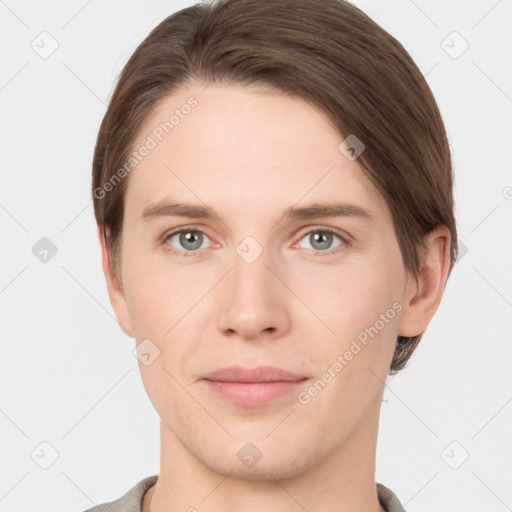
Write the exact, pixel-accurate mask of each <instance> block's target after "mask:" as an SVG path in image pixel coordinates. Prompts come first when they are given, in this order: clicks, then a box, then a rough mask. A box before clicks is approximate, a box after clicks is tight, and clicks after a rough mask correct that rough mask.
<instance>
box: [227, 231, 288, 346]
mask: <svg viewBox="0 0 512 512" xmlns="http://www.w3.org/2000/svg"><path fill="white" fill-rule="evenodd" d="M230 264H231V267H232V270H231V272H230V275H229V277H228V279H227V282H226V284H225V285H224V288H223V292H222V293H223V296H222V298H221V299H220V300H221V313H220V316H219V319H220V320H219V321H220V324H219V328H221V329H222V330H224V331H226V330H231V331H236V332H238V334H240V335H241V336H242V337H244V338H254V337H256V336H258V335H259V334H260V333H261V332H262V331H264V330H269V329H271V330H272V331H275V330H279V331H281V330H282V329H283V328H284V324H285V323H286V319H287V318H288V314H287V312H286V304H285V303H284V302H283V301H284V297H283V295H282V290H281V289H280V288H279V284H278V283H277V281H278V280H277V279H276V277H275V276H274V275H273V272H272V271H270V270H269V268H267V267H272V266H273V264H272V258H271V251H268V250H267V249H266V247H265V246H264V242H263V243H260V242H259V241H258V240H256V238H255V237H254V236H250V235H249V236H246V237H245V238H244V239H243V240H242V241H241V242H240V243H239V244H238V245H237V246H236V247H235V248H234V252H233V254H232V255H231V257H230Z"/></svg>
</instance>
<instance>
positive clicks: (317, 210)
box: [141, 199, 374, 222]
mask: <svg viewBox="0 0 512 512" xmlns="http://www.w3.org/2000/svg"><path fill="white" fill-rule="evenodd" d="M141 217H142V219H144V220H150V219H154V218H157V217H188V218H191V219H212V218H214V217H215V218H220V217H219V216H218V215H217V213H216V212H215V210H214V209H213V208H210V207H208V206H202V205H199V204H191V203H176V202H172V201H169V200H166V199H163V200H161V201H158V202H156V203H152V204H150V205H149V206H147V207H146V208H145V209H144V210H143V212H142V215H141ZM320 217H330V218H334V217H358V218H361V219H363V220H366V221H369V222H374V218H373V216H372V214H371V213H370V212H369V211H368V210H366V209H364V208H362V207H361V206H357V205H355V204H349V203H312V204H310V205H307V206H300V207H297V206H290V207H288V208H286V209H285V210H283V211H282V212H281V217H280V218H284V219H286V220H305V219H316V218H320Z"/></svg>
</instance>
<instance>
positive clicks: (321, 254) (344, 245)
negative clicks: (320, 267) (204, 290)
mask: <svg viewBox="0 0 512 512" xmlns="http://www.w3.org/2000/svg"><path fill="white" fill-rule="evenodd" d="M183 232H185V233H186V232H194V233H201V234H203V235H205V236H208V235H207V234H206V233H204V232H203V231H201V230H200V229H196V228H195V227H194V226H185V227H183V228H180V229H177V230H175V231H171V232H170V233H166V234H165V235H164V236H163V237H162V245H163V246H164V249H165V250H166V251H169V252H171V253H173V254H176V255H178V256H183V257H185V258H190V257H195V256H197V253H198V252H199V250H195V251H178V250H177V249H175V248H174V247H172V246H171V245H169V244H168V243H167V240H169V238H171V237H172V236H174V235H177V234H179V233H183ZM312 233H329V234H332V235H335V236H337V237H338V238H340V240H341V241H342V242H343V243H342V244H341V245H338V246H336V247H335V248H334V249H327V250H325V251H319V250H315V249H311V250H312V251H314V254H313V257H314V258H317V257H324V256H331V255H333V254H336V253H337V252H338V251H340V250H343V249H346V248H347V247H349V246H350V245H351V244H350V241H349V240H348V237H346V236H344V235H342V234H341V233H339V232H338V231H337V230H334V229H332V228H314V229H311V230H310V231H307V232H305V233H303V234H302V236H301V237H300V239H299V241H300V240H302V239H303V238H304V237H305V236H306V235H310V234H312Z"/></svg>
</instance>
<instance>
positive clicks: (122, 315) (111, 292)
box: [98, 227, 133, 338]
mask: <svg viewBox="0 0 512 512" xmlns="http://www.w3.org/2000/svg"><path fill="white" fill-rule="evenodd" d="M106 236H107V237H108V236H109V232H108V228H107V235H106ZM98 238H99V241H100V245H101V262H102V267H103V274H104V275H105V280H106V284H107V291H108V296H109V299H110V304H111V305H112V308H113V309H114V312H115V314H116V317H117V321H118V323H119V327H121V330H122V331H123V332H124V333H125V334H126V335H127V336H129V337H130V338H133V334H132V332H133V328H132V323H131V319H130V314H129V309H128V303H127V302H126V297H125V293H124V289H123V284H122V281H121V276H118V275H116V273H115V272H114V270H113V265H112V260H111V256H110V251H109V249H108V246H107V241H106V239H105V237H104V236H103V233H102V231H101V228H99V227H98Z"/></svg>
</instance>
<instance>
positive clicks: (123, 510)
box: [85, 475, 158, 512]
mask: <svg viewBox="0 0 512 512" xmlns="http://www.w3.org/2000/svg"><path fill="white" fill-rule="evenodd" d="M157 480H158V475H153V476H148V477H147V478H144V479H143V480H141V481H140V482H138V483H137V484H135V485H134V486H133V487H132V488H131V489H130V490H129V491H128V492H127V493H126V494H125V495H123V496H121V497H120V498H119V499H117V500H115V501H109V502H108V503H103V504H101V505H96V506H95V507H93V508H89V509H87V510H86V511H85V512H141V510H142V499H143V498H144V494H146V492H147V491H148V490H149V488H150V487H152V486H153V485H154V484H155V483H156V481H157Z"/></svg>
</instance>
